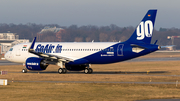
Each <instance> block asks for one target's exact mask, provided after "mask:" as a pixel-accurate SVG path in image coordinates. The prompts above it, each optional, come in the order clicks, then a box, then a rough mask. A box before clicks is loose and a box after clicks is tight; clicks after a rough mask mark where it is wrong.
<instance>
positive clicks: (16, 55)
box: [5, 42, 117, 63]
mask: <svg viewBox="0 0 180 101" xmlns="http://www.w3.org/2000/svg"><path fill="white" fill-rule="evenodd" d="M116 43H117V42H69V43H67V42H66V43H63V42H62V43H60V42H51V43H50V42H48V43H47V42H36V43H35V45H34V50H35V51H41V52H43V51H44V53H48V54H53V55H57V56H58V55H59V56H64V57H67V58H71V59H74V60H76V59H80V58H83V57H86V56H88V55H91V54H94V53H96V52H99V51H102V50H103V49H106V48H107V47H110V46H112V45H114V44H116ZM30 45H31V43H23V44H18V45H15V46H14V47H13V50H12V51H8V52H7V53H6V54H5V58H6V59H7V60H9V61H12V62H17V63H25V61H26V59H27V58H29V57H38V56H37V55H34V54H31V53H29V52H28V49H29V47H30ZM47 45H48V46H47ZM46 46H47V47H46ZM52 46H53V47H52ZM59 46H60V47H59ZM50 47H51V48H50ZM57 47H58V49H57ZM46 49H51V50H48V51H46ZM112 50H114V49H113V47H112ZM107 53H108V51H107ZM108 54H114V53H113V51H111V52H109V53H108Z"/></svg>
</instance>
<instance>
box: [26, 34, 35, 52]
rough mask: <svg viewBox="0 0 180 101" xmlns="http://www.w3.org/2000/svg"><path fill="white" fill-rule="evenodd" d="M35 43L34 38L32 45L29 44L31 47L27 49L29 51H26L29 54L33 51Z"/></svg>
mask: <svg viewBox="0 0 180 101" xmlns="http://www.w3.org/2000/svg"><path fill="white" fill-rule="evenodd" d="M35 42H36V37H34V39H33V41H32V43H31V46H30V47H29V50H28V51H29V52H30V51H33V50H34V44H35Z"/></svg>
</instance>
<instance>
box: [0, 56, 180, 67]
mask: <svg viewBox="0 0 180 101" xmlns="http://www.w3.org/2000/svg"><path fill="white" fill-rule="evenodd" d="M177 60H180V57H165V58H135V59H131V60H127V61H124V62H140V61H142V62H143V61H177ZM3 65H22V63H13V62H10V61H7V60H0V66H3Z"/></svg>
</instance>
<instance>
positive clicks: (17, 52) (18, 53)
mask: <svg viewBox="0 0 180 101" xmlns="http://www.w3.org/2000/svg"><path fill="white" fill-rule="evenodd" d="M20 47H21V46H18V47H17V49H16V56H21V54H20V51H21V49H20Z"/></svg>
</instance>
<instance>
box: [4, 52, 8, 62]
mask: <svg viewBox="0 0 180 101" xmlns="http://www.w3.org/2000/svg"><path fill="white" fill-rule="evenodd" d="M4 58H5V59H6V60H8V52H7V53H6V54H5V55H4Z"/></svg>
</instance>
